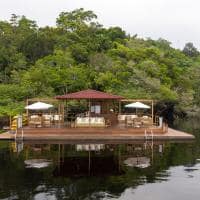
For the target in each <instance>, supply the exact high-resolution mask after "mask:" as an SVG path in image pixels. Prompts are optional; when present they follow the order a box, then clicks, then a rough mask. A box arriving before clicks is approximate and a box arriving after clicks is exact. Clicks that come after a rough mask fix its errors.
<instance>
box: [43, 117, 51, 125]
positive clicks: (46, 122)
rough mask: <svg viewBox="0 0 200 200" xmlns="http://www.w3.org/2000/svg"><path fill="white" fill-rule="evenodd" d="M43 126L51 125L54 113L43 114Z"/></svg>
mask: <svg viewBox="0 0 200 200" xmlns="http://www.w3.org/2000/svg"><path fill="white" fill-rule="evenodd" d="M42 117H43V119H42V120H43V126H45V127H50V126H51V122H52V115H43V116H42Z"/></svg>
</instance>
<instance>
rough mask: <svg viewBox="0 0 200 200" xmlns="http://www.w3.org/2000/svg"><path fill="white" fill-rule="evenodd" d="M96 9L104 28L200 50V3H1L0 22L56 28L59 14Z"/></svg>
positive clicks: (128, 0)
mask: <svg viewBox="0 0 200 200" xmlns="http://www.w3.org/2000/svg"><path fill="white" fill-rule="evenodd" d="M80 7H82V8H85V9H86V10H93V11H94V12H95V14H97V15H98V21H99V22H100V23H101V24H103V25H104V26H106V27H108V26H120V27H122V28H123V29H124V30H125V31H126V32H127V33H130V34H131V35H134V34H138V36H139V37H143V38H147V37H151V38H153V39H158V38H160V37H161V38H164V39H167V40H169V41H171V42H172V44H173V46H174V47H177V48H183V46H184V44H185V43H186V42H193V43H194V45H195V46H196V47H197V48H198V49H200V11H199V10H200V0H0V20H8V19H9V18H10V16H11V14H12V13H15V14H17V15H25V16H26V17H28V18H30V19H33V20H35V21H37V24H38V25H39V26H45V25H55V20H56V17H57V16H58V14H59V13H60V12H62V11H71V10H73V9H76V8H80Z"/></svg>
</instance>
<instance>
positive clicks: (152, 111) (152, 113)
mask: <svg viewBox="0 0 200 200" xmlns="http://www.w3.org/2000/svg"><path fill="white" fill-rule="evenodd" d="M153 106H154V105H153V100H152V102H151V115H152V124H153V122H154V121H153V118H154V107H153Z"/></svg>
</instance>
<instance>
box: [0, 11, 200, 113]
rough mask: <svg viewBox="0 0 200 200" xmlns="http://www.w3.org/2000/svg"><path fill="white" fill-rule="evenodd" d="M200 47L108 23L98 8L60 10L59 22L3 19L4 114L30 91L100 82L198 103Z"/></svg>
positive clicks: (0, 99)
mask: <svg viewBox="0 0 200 200" xmlns="http://www.w3.org/2000/svg"><path fill="white" fill-rule="evenodd" d="M199 74H200V54H199V51H198V50H197V48H196V47H194V45H193V44H192V43H187V44H186V45H185V47H184V49H183V50H182V51H181V50H179V49H175V48H173V47H171V43H170V42H169V41H166V40H165V39H162V38H160V39H158V40H152V39H151V38H147V39H142V38H138V37H137V34H135V35H133V36H131V35H128V34H127V33H126V32H125V31H124V30H122V28H120V27H109V28H105V27H104V26H103V25H101V24H99V23H98V21H97V16H96V14H94V13H93V12H92V11H86V10H84V9H82V8H80V9H76V10H74V11H71V12H62V13H60V15H59V16H58V18H57V19H56V26H55V27H48V26H47V27H38V25H37V23H36V22H35V21H33V20H30V19H27V18H26V17H25V16H17V15H15V14H13V15H12V16H11V19H10V21H0V108H1V109H0V115H5V114H12V113H15V112H16V113H17V112H19V111H20V109H21V108H22V104H23V101H24V100H25V99H26V98H32V97H39V96H40V97H44V96H51V97H52V96H54V95H62V94H64V93H67V92H74V91H78V90H81V89H87V88H92V89H98V90H102V91H108V92H113V93H116V94H119V95H123V96H125V97H129V98H153V99H157V100H158V101H160V102H172V103H173V104H175V105H176V108H177V110H178V111H181V112H189V111H191V110H194V108H195V106H199V105H200V103H199V102H200V78H199V76H200V75H199Z"/></svg>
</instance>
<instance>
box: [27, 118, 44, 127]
mask: <svg viewBox="0 0 200 200" xmlns="http://www.w3.org/2000/svg"><path fill="white" fill-rule="evenodd" d="M29 126H34V127H42V118H41V117H40V116H38V115H31V116H30V120H29Z"/></svg>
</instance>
